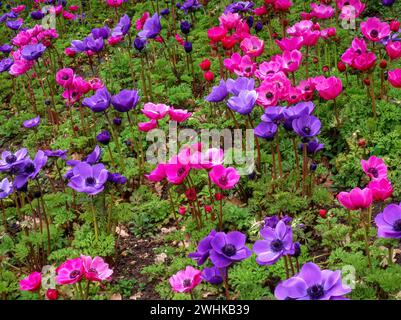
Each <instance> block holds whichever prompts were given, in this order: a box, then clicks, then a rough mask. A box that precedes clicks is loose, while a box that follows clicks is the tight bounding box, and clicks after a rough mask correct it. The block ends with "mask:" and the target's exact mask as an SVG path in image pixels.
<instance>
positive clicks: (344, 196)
mask: <svg viewBox="0 0 401 320" xmlns="http://www.w3.org/2000/svg"><path fill="white" fill-rule="evenodd" d="M337 200H338V202H340V204H341V205H343V206H344V207H345V208H346V209H348V210H359V209H366V208H369V207H370V206H371V204H372V202H373V195H372V190H370V189H369V188H365V189H362V190H361V189H360V188H354V189H352V190H351V191H350V192H340V193H339V194H338V195H337Z"/></svg>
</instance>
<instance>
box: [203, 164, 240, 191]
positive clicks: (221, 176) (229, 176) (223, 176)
mask: <svg viewBox="0 0 401 320" xmlns="http://www.w3.org/2000/svg"><path fill="white" fill-rule="evenodd" d="M209 177H210V179H211V180H212V182H213V183H214V184H215V185H216V186H218V187H219V188H220V189H223V190H227V189H232V188H234V186H235V185H236V184H237V183H238V181H239V179H240V175H239V173H238V171H237V170H236V169H235V168H233V167H228V168H225V167H223V166H222V165H217V166H215V167H213V169H212V170H210V172H209Z"/></svg>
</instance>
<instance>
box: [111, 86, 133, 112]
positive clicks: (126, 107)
mask: <svg viewBox="0 0 401 320" xmlns="http://www.w3.org/2000/svg"><path fill="white" fill-rule="evenodd" d="M138 101H139V95H138V91H136V90H127V89H124V90H121V91H120V92H119V93H117V94H116V95H114V96H113V97H112V98H111V104H112V105H113V107H114V109H116V110H117V111H119V112H128V111H130V110H132V109H134V108H135V107H136V105H137V104H138Z"/></svg>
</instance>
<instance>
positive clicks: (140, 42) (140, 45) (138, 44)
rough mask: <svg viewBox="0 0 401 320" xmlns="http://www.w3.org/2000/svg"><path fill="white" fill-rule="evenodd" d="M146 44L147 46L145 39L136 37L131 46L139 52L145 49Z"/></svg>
mask: <svg viewBox="0 0 401 320" xmlns="http://www.w3.org/2000/svg"><path fill="white" fill-rule="evenodd" d="M146 44H147V41H146V39H142V38H139V37H136V38H135V40H134V43H133V46H134V48H135V49H136V50H138V51H139V52H141V51H142V50H143V49H144V48H145V47H146Z"/></svg>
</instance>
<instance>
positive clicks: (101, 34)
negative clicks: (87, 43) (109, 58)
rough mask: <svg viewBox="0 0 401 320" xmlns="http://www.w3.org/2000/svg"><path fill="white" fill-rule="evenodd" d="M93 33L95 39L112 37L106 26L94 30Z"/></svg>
mask: <svg viewBox="0 0 401 320" xmlns="http://www.w3.org/2000/svg"><path fill="white" fill-rule="evenodd" d="M91 33H92V36H93V38H94V39H100V38H102V39H107V38H108V37H109V36H110V33H111V31H110V28H109V27H108V26H104V27H101V28H94V29H92V31H91Z"/></svg>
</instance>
